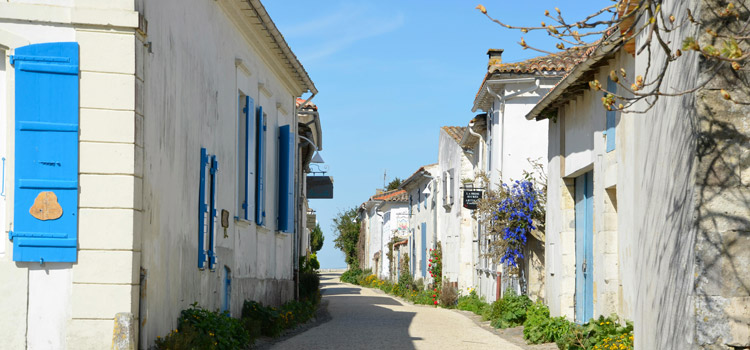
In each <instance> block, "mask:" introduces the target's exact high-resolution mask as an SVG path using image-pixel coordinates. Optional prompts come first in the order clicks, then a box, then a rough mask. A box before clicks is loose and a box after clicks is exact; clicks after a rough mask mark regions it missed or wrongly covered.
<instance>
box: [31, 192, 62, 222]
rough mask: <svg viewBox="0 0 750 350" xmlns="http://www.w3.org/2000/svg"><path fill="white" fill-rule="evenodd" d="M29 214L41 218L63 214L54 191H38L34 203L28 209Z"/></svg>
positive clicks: (53, 218)
mask: <svg viewBox="0 0 750 350" xmlns="http://www.w3.org/2000/svg"><path fill="white" fill-rule="evenodd" d="M29 213H30V214H31V216H33V217H35V218H37V219H39V220H42V221H47V220H55V219H59V218H60V217H61V216H62V214H63V209H62V207H61V206H60V203H58V202H57V195H56V194H55V192H40V193H39V195H37V196H36V199H35V200H34V205H32V206H31V209H29Z"/></svg>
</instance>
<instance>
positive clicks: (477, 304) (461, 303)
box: [456, 290, 490, 315]
mask: <svg viewBox="0 0 750 350" xmlns="http://www.w3.org/2000/svg"><path fill="white" fill-rule="evenodd" d="M489 306H490V304H487V303H486V302H484V300H482V299H481V298H479V295H477V292H476V291H474V290H472V291H471V292H470V293H469V295H464V296H461V297H460V298H458V304H457V305H456V307H457V308H458V309H459V310H466V311H471V312H473V313H475V314H477V315H481V314H482V311H483V310H484V309H485V308H488V307H489Z"/></svg>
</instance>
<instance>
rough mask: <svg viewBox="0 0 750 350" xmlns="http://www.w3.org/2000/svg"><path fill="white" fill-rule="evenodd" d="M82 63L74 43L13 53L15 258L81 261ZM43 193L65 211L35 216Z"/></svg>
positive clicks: (31, 46)
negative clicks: (79, 171)
mask: <svg viewBox="0 0 750 350" xmlns="http://www.w3.org/2000/svg"><path fill="white" fill-rule="evenodd" d="M78 62H79V61H78V44H77V43H74V42H66V43H47V44H35V45H29V46H24V47H20V48H17V49H16V50H15V55H14V56H11V57H10V64H12V65H14V67H15V79H16V84H15V85H16V86H15V96H16V107H15V108H16V115H15V125H16V127H15V152H16V153H15V182H14V190H15V194H14V202H13V205H14V208H15V210H14V213H15V214H14V220H13V231H12V232H11V233H10V239H11V240H13V261H35V262H40V263H44V262H76V260H77V254H76V253H77V251H76V248H77V243H78V217H77V213H78V100H79V91H78V89H79V83H78ZM2 108H5V106H2ZM3 142H4V140H3ZM43 197H45V198H46V201H47V203H48V204H47V206H46V207H47V208H49V207H50V206H53V207H54V206H59V208H62V215H61V216H59V217H56V216H57V215H49V214H47V215H45V213H49V212H48V211H45V212H41V211H38V212H36V213H35V215H32V214H31V212H30V211H31V210H32V206H34V203H35V201H37V200H39V201H40V202H41V201H42V198H43ZM55 197H56V198H57V200H56V202H54V203H50V201H54V198H55ZM33 210H36V209H33ZM58 213H59V212H58Z"/></svg>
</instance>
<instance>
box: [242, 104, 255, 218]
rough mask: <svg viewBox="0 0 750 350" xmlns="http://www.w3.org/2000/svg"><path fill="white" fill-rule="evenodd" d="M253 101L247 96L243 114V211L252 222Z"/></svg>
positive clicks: (244, 216) (244, 215)
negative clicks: (251, 139)
mask: <svg viewBox="0 0 750 350" xmlns="http://www.w3.org/2000/svg"><path fill="white" fill-rule="evenodd" d="M253 102H254V101H253V99H252V98H250V96H245V108H244V109H243V110H242V112H243V113H244V114H245V145H244V146H245V198H244V200H243V202H242V209H243V210H244V214H243V218H244V219H245V220H250V186H249V184H250V182H249V181H248V180H249V176H250V153H249V152H250V135H252V130H253V125H252V121H253V120H252V119H253V117H252V116H253V114H252V113H250V111H254V110H255V106H254V103H253Z"/></svg>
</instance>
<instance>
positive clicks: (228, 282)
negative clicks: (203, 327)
mask: <svg viewBox="0 0 750 350" xmlns="http://www.w3.org/2000/svg"><path fill="white" fill-rule="evenodd" d="M231 306H232V271H231V270H229V268H228V267H226V266H224V300H223V303H222V304H221V311H227V312H229V308H230V307H231Z"/></svg>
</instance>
